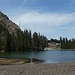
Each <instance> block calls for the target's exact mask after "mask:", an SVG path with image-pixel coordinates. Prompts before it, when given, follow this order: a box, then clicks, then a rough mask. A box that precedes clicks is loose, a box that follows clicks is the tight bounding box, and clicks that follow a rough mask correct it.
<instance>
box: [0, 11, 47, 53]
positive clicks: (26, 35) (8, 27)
mask: <svg viewBox="0 0 75 75" xmlns="http://www.w3.org/2000/svg"><path fill="white" fill-rule="evenodd" d="M46 45H47V38H46V37H45V36H44V35H40V34H38V33H37V32H34V33H33V34H32V33H31V30H27V29H26V30H24V31H22V30H21V29H20V28H19V26H18V25H16V24H15V23H14V22H12V21H11V20H10V19H9V18H8V17H7V16H6V15H5V14H3V13H2V12H0V52H4V51H36V50H43V49H44V48H45V47H46Z"/></svg>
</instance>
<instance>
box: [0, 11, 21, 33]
mask: <svg viewBox="0 0 75 75" xmlns="http://www.w3.org/2000/svg"><path fill="white" fill-rule="evenodd" d="M0 25H2V26H3V27H4V28H7V30H8V32H9V33H10V34H13V33H16V31H17V30H20V28H19V26H18V25H16V24H15V23H14V22H12V21H11V20H10V19H9V18H8V17H7V16H6V15H5V14H3V13H2V12H1V11H0Z"/></svg>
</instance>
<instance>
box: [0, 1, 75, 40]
mask: <svg viewBox="0 0 75 75" xmlns="http://www.w3.org/2000/svg"><path fill="white" fill-rule="evenodd" d="M0 10H1V11H2V12H3V13H4V14H6V15H7V16H8V17H9V18H10V19H11V20H12V21H14V22H15V23H16V24H18V25H19V23H20V27H21V29H22V30H24V29H30V30H31V31H32V32H34V31H36V32H38V33H39V32H40V33H41V34H44V35H45V36H47V38H48V39H50V38H55V39H59V38H60V36H62V37H68V38H75V0H0Z"/></svg>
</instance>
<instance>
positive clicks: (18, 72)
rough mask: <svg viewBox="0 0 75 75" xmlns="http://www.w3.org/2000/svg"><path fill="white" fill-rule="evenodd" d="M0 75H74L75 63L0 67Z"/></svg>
mask: <svg viewBox="0 0 75 75" xmlns="http://www.w3.org/2000/svg"><path fill="white" fill-rule="evenodd" d="M0 75H75V63H60V64H22V65H0Z"/></svg>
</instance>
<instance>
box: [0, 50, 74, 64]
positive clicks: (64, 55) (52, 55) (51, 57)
mask: <svg viewBox="0 0 75 75" xmlns="http://www.w3.org/2000/svg"><path fill="white" fill-rule="evenodd" d="M0 57H10V58H29V59H33V58H34V59H40V60H43V63H61V62H75V51H70V50H68V51H66V50H63V51H61V50H50V51H38V52H4V53H0Z"/></svg>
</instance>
